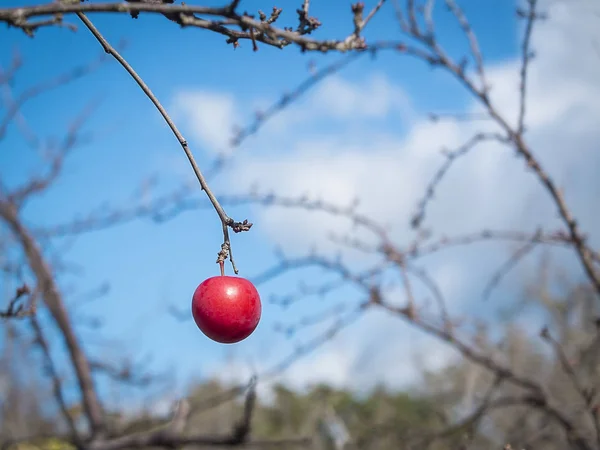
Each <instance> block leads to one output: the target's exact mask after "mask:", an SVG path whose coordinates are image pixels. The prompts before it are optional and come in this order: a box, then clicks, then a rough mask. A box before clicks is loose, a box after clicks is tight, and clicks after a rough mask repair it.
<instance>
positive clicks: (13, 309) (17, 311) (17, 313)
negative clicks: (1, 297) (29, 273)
mask: <svg viewBox="0 0 600 450" xmlns="http://www.w3.org/2000/svg"><path fill="white" fill-rule="evenodd" d="M31 294H32V292H31V290H30V289H29V286H27V284H23V285H22V286H21V287H19V288H17V290H16V292H15V295H14V297H13V298H12V299H11V300H10V302H9V303H8V306H7V307H6V309H5V310H0V318H2V319H13V318H14V319H22V318H24V317H29V316H32V315H35V313H36V311H37V302H36V296H35V295H31ZM26 295H30V300H29V304H28V305H27V306H25V305H24V304H23V303H20V302H19V301H20V300H21V299H22V297H24V296H26Z"/></svg>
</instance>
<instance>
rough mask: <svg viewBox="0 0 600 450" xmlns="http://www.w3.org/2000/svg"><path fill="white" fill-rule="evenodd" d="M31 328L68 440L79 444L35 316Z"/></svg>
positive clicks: (46, 342) (48, 350) (48, 347)
mask: <svg viewBox="0 0 600 450" xmlns="http://www.w3.org/2000/svg"><path fill="white" fill-rule="evenodd" d="M29 320H30V324H31V328H33V332H34V334H35V343H36V344H37V345H38V346H39V347H40V349H41V350H42V354H43V355H44V367H45V369H46V371H47V373H48V375H49V376H50V378H51V379H52V391H53V393H54V397H55V398H56V402H57V403H58V406H59V408H60V411H61V413H62V416H63V417H64V419H65V421H66V422H67V426H68V427H69V432H70V434H71V436H70V439H71V440H72V441H73V442H75V443H80V436H79V433H78V431H77V427H76V426H75V421H74V420H73V417H72V416H71V413H70V412H69V407H68V406H67V402H66V400H65V397H64V394H63V388H62V381H61V379H60V375H59V374H58V372H57V370H56V367H55V365H54V361H53V360H52V354H51V353H50V345H49V344H48V341H47V339H46V338H45V336H44V333H43V331H42V327H41V326H40V324H39V322H38V320H37V318H36V317H35V316H33V317H31V318H30V319H29Z"/></svg>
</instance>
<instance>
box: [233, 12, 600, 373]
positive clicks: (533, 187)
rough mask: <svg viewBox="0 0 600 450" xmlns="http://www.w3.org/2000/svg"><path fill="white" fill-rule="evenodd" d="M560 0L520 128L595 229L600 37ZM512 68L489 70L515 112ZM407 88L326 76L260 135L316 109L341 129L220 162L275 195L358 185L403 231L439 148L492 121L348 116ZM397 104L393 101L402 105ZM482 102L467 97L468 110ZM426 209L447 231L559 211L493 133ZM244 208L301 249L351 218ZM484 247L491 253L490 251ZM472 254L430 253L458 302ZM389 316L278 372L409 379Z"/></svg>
mask: <svg viewBox="0 0 600 450" xmlns="http://www.w3.org/2000/svg"><path fill="white" fill-rule="evenodd" d="M566 3H567V2H564V3H556V4H553V5H552V6H549V14H550V17H551V19H550V20H549V21H546V22H541V23H538V24H537V28H536V31H535V33H534V36H533V46H534V48H535V49H536V53H537V55H538V56H537V58H536V59H535V60H534V61H533V63H532V65H531V68H530V74H529V80H530V81H529V88H528V96H527V99H528V102H527V123H528V125H529V127H528V134H527V139H528V141H529V142H530V144H531V147H532V148H533V149H534V152H535V155H536V156H537V157H538V158H539V159H540V160H541V162H542V165H543V166H544V167H545V168H546V170H547V172H548V173H549V174H550V175H551V176H552V177H553V178H554V179H555V180H556V181H557V183H558V184H559V185H560V186H563V185H564V184H566V183H567V182H569V181H571V182H573V181H574V182H575V183H573V184H572V186H573V187H572V188H571V187H570V186H571V185H567V199H568V200H569V201H570V202H571V205H572V208H573V210H574V211H575V213H576V215H578V216H581V217H583V218H584V220H583V225H584V228H585V229H588V230H594V229H598V226H600V215H599V214H598V212H597V208H595V209H594V208H590V205H593V204H595V203H594V201H595V200H597V193H598V191H599V190H598V184H599V183H598V179H597V174H596V173H594V171H593V170H591V167H594V166H595V167H598V166H599V165H600V158H599V156H600V154H599V153H598V151H597V150H598V146H597V143H598V142H600V128H599V127H598V117H600V85H599V84H598V82H597V80H598V77H599V76H600V58H599V57H598V55H595V53H594V51H593V48H592V47H591V43H592V42H593V40H594V39H600V31H599V30H600V28H598V27H597V22H598V20H597V17H593V16H586V15H582V14H577V9H576V8H574V9H571V8H569V5H567V4H566ZM585 49H587V50H588V52H587V53H586V52H585ZM518 71H519V60H518V59H516V60H514V61H509V62H506V63H503V64H501V65H495V66H489V67H488V70H487V73H488V79H489V81H490V82H491V85H492V87H493V91H492V98H493V101H494V103H495V104H496V105H497V108H498V110H499V111H500V112H501V113H502V114H506V115H507V117H509V118H510V121H511V123H514V122H515V121H516V117H517V105H518V81H519V79H518V73H519V72H518ZM403 92H404V90H403V89H402V87H401V86H398V85H394V84H393V83H392V81H390V79H389V78H386V77H383V76H381V75H378V76H375V77H372V78H367V81H366V82H365V83H364V84H356V83H352V82H348V81H346V80H345V79H344V78H342V77H341V76H338V77H333V78H330V79H329V80H328V81H327V82H326V83H324V84H323V85H321V87H320V88H319V89H318V90H316V91H315V93H314V94H313V95H310V96H309V97H307V99H306V100H305V101H304V102H303V103H302V104H301V105H300V106H297V107H294V108H292V109H291V110H290V111H288V112H286V114H285V115H282V116H280V117H278V118H277V119H275V120H274V121H273V122H272V124H271V125H267V127H265V128H264V129H263V131H262V134H261V136H262V137H261V138H260V139H263V140H264V142H269V139H270V138H271V137H272V136H281V135H282V134H283V133H282V131H286V132H287V131H289V130H290V129H291V128H292V125H295V124H298V123H302V127H303V129H307V130H310V127H311V126H313V125H318V124H319V121H320V120H323V117H329V118H330V119H331V118H333V119H344V120H346V119H348V127H347V132H345V133H337V134H335V135H330V134H327V133H326V132H323V131H319V132H315V133H312V134H308V133H304V134H303V136H305V137H304V138H303V139H301V138H299V137H298V135H297V134H294V135H291V136H290V135H288V136H287V137H288V141H287V142H291V144H289V145H288V146H287V147H286V151H285V152H283V153H282V152H281V150H280V148H279V147H278V148H273V151H277V155H276V156H275V155H274V154H273V153H269V152H264V149H261V150H263V151H261V152H253V151H252V150H247V151H246V152H244V153H241V154H240V157H239V158H237V159H236V165H235V166H234V167H233V169H232V170H231V171H229V172H228V174H229V176H230V177H231V179H235V180H236V184H237V186H239V187H243V186H250V185H252V184H253V183H254V182H257V181H258V182H259V185H260V186H261V188H262V189H265V190H272V191H274V192H276V193H278V194H280V195H288V194H289V195H296V196H297V195H301V194H303V193H308V194H309V195H310V196H312V197H313V198H314V197H316V196H319V197H321V198H323V199H324V200H327V201H329V202H332V203H335V204H340V205H347V204H349V203H350V201H351V200H352V199H353V198H355V197H357V196H358V197H360V198H361V200H362V202H361V210H362V211H363V212H364V213H366V214H369V215H370V216H371V217H374V218H377V219H378V220H379V221H380V222H388V223H389V222H394V223H396V224H399V226H397V230H396V233H395V235H394V237H395V238H396V239H398V241H399V242H406V241H407V240H408V239H409V235H408V234H407V231H408V230H407V226H406V225H407V224H408V222H409V219H410V216H411V213H412V212H413V210H414V206H415V204H416V201H417V200H418V199H419V198H420V197H421V195H422V194H423V192H424V190H425V188H426V185H427V183H428V182H429V180H430V179H431V177H432V175H433V173H434V172H435V171H436V170H437V168H438V167H439V165H440V164H441V163H442V162H443V158H442V157H441V156H440V154H439V151H440V149H441V148H442V147H447V148H450V149H452V148H456V147H457V146H459V145H460V144H462V143H464V142H466V141H467V140H468V139H469V138H471V137H472V136H473V135H474V134H475V133H476V132H478V131H481V130H482V129H486V128H488V127H491V126H488V125H485V124H482V123H481V122H477V123H468V122H467V123H463V122H460V123H448V122H446V123H438V124H432V123H430V122H428V121H426V120H425V119H423V120H421V121H416V122H414V123H413V124H412V127H411V128H410V130H409V131H408V133H407V134H406V135H395V134H387V135H385V134H382V133H381V130H376V132H374V133H369V130H368V129H365V128H359V127H355V126H354V123H353V121H352V119H354V118H356V117H362V118H364V119H381V118H384V117H388V116H389V115H390V114H392V113H394V111H398V110H401V111H403V114H405V115H407V116H410V113H407V111H409V110H410V108H409V107H408V106H407V105H409V104H410V102H409V101H408V100H406V97H407V96H406V95H404V94H403ZM414 101H417V99H414ZM399 103H401V104H402V106H401V107H400V108H399V109H398V108H397V105H398V104H399ZM230 107H231V109H233V108H234V107H233V106H230ZM478 108H479V107H478V106H477V104H476V103H473V104H472V105H470V106H469V108H468V109H471V110H478ZM411 120H412V119H411ZM261 142H263V141H261ZM576 188H577V191H575V189H576ZM429 211H430V213H429V215H428V223H429V224H431V225H432V226H433V227H434V230H436V231H443V232H445V233H446V234H448V235H453V234H457V233H460V232H469V231H473V230H478V229H481V228H484V227H494V228H510V229H515V228H524V229H531V228H532V227H535V226H537V225H540V224H552V223H556V224H558V221H557V218H556V210H555V207H554V206H553V204H552V202H551V200H550V198H549V197H548V195H547V193H546V192H545V191H544V190H543V188H541V187H540V184H539V182H538V181H537V180H536V178H535V177H534V176H533V175H532V173H531V172H528V171H527V170H526V169H525V167H524V163H523V161H522V160H521V159H519V158H516V157H515V155H514V151H512V150H510V149H508V148H504V147H500V146H499V144H483V145H480V146H479V147H477V149H476V150H474V151H473V152H472V153H471V154H469V155H467V156H465V157H464V158H463V159H460V160H458V161H457V162H456V163H455V165H454V166H453V168H452V169H451V171H450V172H449V174H448V175H447V176H446V177H445V179H444V181H443V182H442V183H441V184H440V185H439V187H438V191H437V194H436V199H435V202H434V203H433V204H431V208H430V210H429ZM253 215H254V216H255V217H256V226H255V229H256V232H262V233H263V234H264V235H265V236H267V237H268V238H269V239H271V240H273V241H276V242H280V243H283V244H284V248H285V249H288V250H289V249H293V250H297V251H301V250H304V249H306V247H307V245H310V244H314V243H317V244H320V245H321V249H322V250H323V249H324V250H325V251H327V250H328V249H330V247H328V246H327V245H328V244H325V238H324V236H325V235H326V231H328V230H336V231H337V232H338V233H343V232H344V231H348V230H349V226H348V225H340V221H339V219H337V218H334V217H330V216H327V215H323V214H317V213H314V214H313V213H311V214H307V213H306V212H299V211H290V210H281V209H256V211H255V212H254V214H253ZM595 239H596V240H597V239H598V237H595ZM483 256H485V258H488V255H487V254H485V255H483ZM496 256H500V257H501V256H502V255H496ZM467 262H469V263H472V258H470V257H465V258H459V259H446V260H437V261H436V262H435V264H436V266H434V269H435V270H436V271H437V272H436V276H437V280H438V281H439V282H440V283H441V284H443V285H444V286H443V287H444V289H445V290H446V292H447V294H448V298H450V300H451V301H452V302H454V303H457V302H460V301H461V299H464V297H465V295H466V293H467V291H468V290H469V289H470V288H471V287H470V286H467V284H468V283H467V280H471V284H472V283H473V281H472V280H473V279H474V278H473V271H474V270H476V271H477V273H478V274H479V273H481V272H480V271H481V270H484V269H485V267H486V264H487V265H489V263H490V261H489V260H488V261H486V262H484V263H483V264H480V265H478V266H476V267H475V268H474V267H473V266H472V264H471V266H468V265H467ZM479 283H481V281H479ZM386 320H387V319H382V318H377V319H370V318H369V319H366V320H364V321H362V322H361V324H360V325H357V326H356V327H355V328H353V332H352V333H351V334H345V335H344V336H343V337H340V338H338V339H337V340H335V341H333V342H331V343H330V344H328V345H327V346H325V347H323V348H322V349H321V350H320V351H318V352H315V353H314V354H312V355H310V356H308V357H307V358H306V359H304V360H302V361H301V362H299V363H298V364H296V365H295V366H293V367H292V368H291V369H290V371H288V372H287V374H286V377H287V379H288V381H289V382H290V383H292V384H295V385H298V384H302V383H306V382H310V381H313V380H316V379H322V380H323V381H329V382H331V383H333V384H338V385H339V384H346V385H348V384H353V383H355V382H356V381H357V380H362V381H361V382H363V381H364V380H367V379H368V380H385V381H388V382H390V383H391V382H393V381H398V380H402V381H403V382H407V380H410V379H413V378H414V376H415V369H414V367H413V366H412V365H411V364H407V363H406V361H407V355H409V354H410V350H411V345H412V344H409V342H410V339H409V338H408V336H409V335H412V334H411V333H412V332H410V333H409V332H408V331H406V330H405V331H403V332H402V333H400V334H396V333H397V330H398V328H399V327H400V328H401V327H404V328H406V327H405V326H404V325H402V324H401V322H398V321H397V320H396V319H392V320H393V322H390V323H389V325H388V324H387V322H386ZM365 336H368V339H366V338H365ZM415 339H416V338H415ZM377 344H379V345H380V346H379V347H378V348H377V352H372V353H369V348H371V347H370V346H372V345H377ZM365 352H366V353H365ZM424 354H426V355H431V357H429V356H427V358H430V360H431V361H430V363H431V364H437V365H440V364H442V363H443V362H444V361H446V360H447V357H448V354H447V353H446V350H445V347H440V346H438V345H437V344H433V343H429V344H428V347H427V350H426V351H424ZM366 356H370V357H371V358H374V359H373V361H369V362H368V363H364V360H363V359H361V358H364V357H366ZM375 359H376V361H375ZM361 361H363V363H360V364H359V362H361Z"/></svg>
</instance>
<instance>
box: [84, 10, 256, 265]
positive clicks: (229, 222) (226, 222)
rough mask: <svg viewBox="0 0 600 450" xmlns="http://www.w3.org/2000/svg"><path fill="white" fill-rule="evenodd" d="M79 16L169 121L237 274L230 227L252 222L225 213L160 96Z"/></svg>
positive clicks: (237, 228)
mask: <svg viewBox="0 0 600 450" xmlns="http://www.w3.org/2000/svg"><path fill="white" fill-rule="evenodd" d="M77 16H78V17H79V19H80V20H81V21H82V22H83V23H84V25H85V26H86V27H87V28H88V29H89V30H90V32H91V33H92V34H93V35H94V37H95V38H96V39H97V40H98V42H99V43H100V45H101V46H102V48H104V51H105V52H106V53H108V54H110V55H111V56H113V57H114V58H115V59H116V60H117V61H118V62H119V64H121V66H123V68H124V69H125V70H126V71H127V72H128V73H129V75H131V77H132V78H133V79H134V81H135V82H136V83H137V84H138V86H139V87H140V88H141V89H142V91H143V92H144V94H146V96H147V97H148V98H149V99H150V101H151V102H152V103H153V104H154V106H155V107H156V109H157V110H158V111H159V112H160V114H161V116H162V117H163V119H164V120H165V122H166V123H167V125H168V126H169V128H170V129H171V131H172V132H173V134H174V135H175V137H176V138H177V141H178V142H179V145H181V148H182V149H183V151H184V153H185V155H186V157H187V159H188V161H189V163H190V165H191V166H192V169H193V171H194V174H195V175H196V178H197V179H198V182H199V183H200V186H201V188H202V190H203V191H204V192H205V193H206V195H207V197H208V198H209V200H210V202H211V203H212V205H213V207H214V208H215V211H216V212H217V214H218V216H219V218H220V219H221V223H222V224H223V242H224V243H225V244H227V245H228V248H229V260H230V262H231V265H232V267H233V271H234V272H235V273H236V274H237V273H238V270H237V267H236V266H235V262H234V261H233V257H232V254H231V243H230V241H229V230H228V227H231V229H232V230H233V231H234V232H236V233H239V232H241V231H248V230H250V228H251V227H252V223H250V222H248V221H247V220H244V221H243V222H236V221H234V220H233V219H232V218H231V217H229V216H228V215H227V214H226V213H225V211H224V210H223V207H222V206H221V205H220V204H219V201H218V200H217V198H216V197H215V195H214V194H213V193H212V191H211V190H210V188H209V187H208V183H207V182H206V180H205V179H204V175H203V174H202V172H201V171H200V168H199V167H198V164H196V160H195V159H194V155H193V154H192V152H191V150H190V148H189V146H188V143H187V141H186V140H185V138H184V137H183V135H182V134H181V132H180V131H179V129H178V128H177V126H176V125H175V123H174V122H173V120H172V119H171V117H170V116H169V114H168V113H167V111H166V109H165V108H164V107H163V106H162V104H161V103H160V101H159V100H158V98H157V97H156V96H155V95H154V94H153V92H152V91H151V90H150V88H149V87H148V85H146V83H145V82H144V80H142V78H141V77H140V76H139V75H138V74H137V72H136V71H135V70H134V69H133V67H131V65H130V64H129V63H128V62H127V61H126V60H125V58H123V57H122V56H121V54H120V53H119V52H117V50H116V49H115V48H114V47H113V46H111V45H110V44H109V43H108V41H107V40H106V39H105V38H104V36H102V34H101V33H100V32H99V31H98V29H97V28H96V27H95V26H94V24H93V23H92V22H91V21H90V20H89V19H88V18H87V17H86V16H85V15H84V14H83V13H81V12H78V13H77Z"/></svg>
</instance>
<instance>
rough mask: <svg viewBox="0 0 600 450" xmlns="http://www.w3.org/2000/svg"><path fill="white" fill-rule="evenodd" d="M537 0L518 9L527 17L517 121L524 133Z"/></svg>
mask: <svg viewBox="0 0 600 450" xmlns="http://www.w3.org/2000/svg"><path fill="white" fill-rule="evenodd" d="M536 2H537V0H527V5H528V7H529V8H528V9H527V11H526V12H525V11H522V10H520V9H519V10H517V15H518V16H519V17H525V18H526V24H525V32H524V35H523V44H522V45H521V58H522V59H521V72H520V87H519V94H520V95H519V119H518V121H517V133H518V134H519V135H522V134H523V133H524V132H525V105H526V102H527V69H528V68H529V63H530V62H531V60H532V59H533V53H532V51H531V48H530V47H531V35H532V33H533V24H534V22H535V19H536V17H537V15H536Z"/></svg>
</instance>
